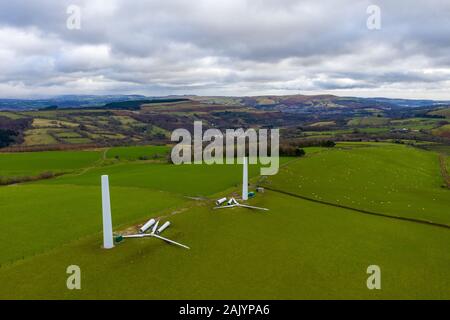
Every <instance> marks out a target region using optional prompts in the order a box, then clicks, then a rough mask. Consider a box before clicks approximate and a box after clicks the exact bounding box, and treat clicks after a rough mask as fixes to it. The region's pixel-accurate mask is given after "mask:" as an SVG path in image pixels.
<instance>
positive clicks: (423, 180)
mask: <svg viewBox="0 0 450 320" xmlns="http://www.w3.org/2000/svg"><path fill="white" fill-rule="evenodd" d="M351 148H352V147H351ZM263 183H264V184H266V185H267V186H269V187H271V188H275V189H279V190H282V191H287V192H290V193H295V194H298V195H301V196H306V197H308V198H311V199H315V200H320V201H325V202H330V203H334V204H338V205H345V206H348V207H352V208H359V209H364V210H369V211H373V212H379V213H385V214H391V215H395V216H401V217H411V218H417V219H421V220H427V221H433V222H437V223H444V224H447V225H450V212H449V210H448V208H449V207H450V197H449V190H448V189H445V188H442V186H443V184H444V180H443V178H442V176H441V174H440V170H439V160H438V156H437V154H435V153H434V152H428V151H423V150H419V149H415V148H412V147H408V146H404V145H390V144H379V145H373V144H372V146H369V147H364V148H352V149H351V150H344V149H336V150H333V149H330V150H326V151H323V152H320V153H315V154H313V155H311V156H308V157H305V158H302V159H299V160H298V161H295V162H294V163H292V164H291V165H289V166H286V167H284V168H282V169H281V170H280V172H279V174H278V175H277V176H275V177H270V178H269V179H264V182H263Z"/></svg>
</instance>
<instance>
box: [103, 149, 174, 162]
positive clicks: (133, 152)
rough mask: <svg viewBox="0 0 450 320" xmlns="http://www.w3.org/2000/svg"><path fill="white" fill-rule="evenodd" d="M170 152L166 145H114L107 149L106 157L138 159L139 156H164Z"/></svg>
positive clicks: (150, 157) (148, 157)
mask: <svg viewBox="0 0 450 320" xmlns="http://www.w3.org/2000/svg"><path fill="white" fill-rule="evenodd" d="M169 153H170V148H169V147H168V146H136V147H116V148H111V149H109V150H108V152H107V154H106V156H107V157H108V158H116V157H118V158H119V159H123V160H138V159H139V158H147V159H152V158H154V157H157V156H159V157H165V156H166V155H167V154H169Z"/></svg>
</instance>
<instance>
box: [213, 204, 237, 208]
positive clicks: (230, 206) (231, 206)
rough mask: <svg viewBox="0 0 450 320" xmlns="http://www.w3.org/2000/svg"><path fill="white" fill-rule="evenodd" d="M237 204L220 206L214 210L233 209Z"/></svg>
mask: <svg viewBox="0 0 450 320" xmlns="http://www.w3.org/2000/svg"><path fill="white" fill-rule="evenodd" d="M237 206H238V205H237V204H230V205H226V206H221V207H214V209H226V208H234V207H237Z"/></svg>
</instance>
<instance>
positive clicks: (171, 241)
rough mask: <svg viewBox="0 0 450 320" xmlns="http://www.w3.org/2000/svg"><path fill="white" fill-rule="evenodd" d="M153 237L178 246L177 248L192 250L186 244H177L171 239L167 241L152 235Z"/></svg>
mask: <svg viewBox="0 0 450 320" xmlns="http://www.w3.org/2000/svg"><path fill="white" fill-rule="evenodd" d="M152 236H153V237H155V238H158V239H161V240H163V241H166V242H169V243H172V244H175V245H177V246H180V247H183V248H185V249H190V248H189V247H188V246H185V245H184V244H181V243H178V242H175V241H173V240H170V239H167V238H164V237H161V236H158V235H157V234H152Z"/></svg>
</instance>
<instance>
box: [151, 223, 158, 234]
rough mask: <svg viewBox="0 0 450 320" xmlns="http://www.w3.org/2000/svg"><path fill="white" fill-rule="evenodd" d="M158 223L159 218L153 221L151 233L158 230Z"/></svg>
mask: <svg viewBox="0 0 450 320" xmlns="http://www.w3.org/2000/svg"><path fill="white" fill-rule="evenodd" d="M158 224H159V220H158V221H157V222H156V223H155V225H154V226H153V229H152V233H155V232H156V230H158Z"/></svg>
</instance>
